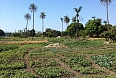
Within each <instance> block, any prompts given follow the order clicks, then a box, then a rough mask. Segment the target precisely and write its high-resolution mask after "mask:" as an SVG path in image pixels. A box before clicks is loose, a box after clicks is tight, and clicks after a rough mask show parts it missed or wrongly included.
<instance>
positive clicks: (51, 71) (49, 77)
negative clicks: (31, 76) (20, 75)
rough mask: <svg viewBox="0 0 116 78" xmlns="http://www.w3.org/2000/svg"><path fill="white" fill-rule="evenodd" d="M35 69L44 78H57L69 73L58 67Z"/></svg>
mask: <svg viewBox="0 0 116 78" xmlns="http://www.w3.org/2000/svg"><path fill="white" fill-rule="evenodd" d="M35 71H36V72H37V73H38V74H40V75H41V76H42V77H44V78H57V77H60V76H62V75H70V74H71V73H70V72H68V71H67V70H64V69H62V68H60V67H57V68H41V69H38V68H35Z"/></svg>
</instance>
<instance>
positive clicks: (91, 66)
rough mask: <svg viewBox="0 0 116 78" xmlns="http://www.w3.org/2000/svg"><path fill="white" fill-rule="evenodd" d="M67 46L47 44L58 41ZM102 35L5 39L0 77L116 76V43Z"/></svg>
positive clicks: (0, 53)
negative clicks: (96, 36) (100, 37)
mask: <svg viewBox="0 0 116 78" xmlns="http://www.w3.org/2000/svg"><path fill="white" fill-rule="evenodd" d="M56 43H59V44H60V45H63V46H66V47H45V46H47V45H49V44H56ZM103 43H104V40H103V39H98V40H84V41H76V40H75V39H71V38H46V39H38V38H37V39H34V40H33V41H31V40H30V39H14V38H12V39H7V38H6V39H2V40H1V41H0V78H116V43H110V44H103Z"/></svg>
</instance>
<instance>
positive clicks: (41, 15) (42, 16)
mask: <svg viewBox="0 0 116 78" xmlns="http://www.w3.org/2000/svg"><path fill="white" fill-rule="evenodd" d="M45 17H46V15H45V13H44V12H41V14H40V18H41V19H42V33H43V32H44V19H45ZM42 35H43V34H42ZM43 37H44V35H43Z"/></svg>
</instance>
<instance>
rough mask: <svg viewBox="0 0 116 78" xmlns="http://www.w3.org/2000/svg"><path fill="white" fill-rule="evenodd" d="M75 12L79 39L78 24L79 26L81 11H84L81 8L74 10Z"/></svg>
mask: <svg viewBox="0 0 116 78" xmlns="http://www.w3.org/2000/svg"><path fill="white" fill-rule="evenodd" d="M73 9H74V10H75V12H76V18H77V19H76V21H77V32H76V37H78V32H79V31H78V24H79V16H80V15H79V13H80V11H81V9H82V7H81V6H80V7H79V8H78V9H77V8H73Z"/></svg>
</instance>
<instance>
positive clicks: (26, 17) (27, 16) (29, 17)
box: [24, 13, 31, 35]
mask: <svg viewBox="0 0 116 78" xmlns="http://www.w3.org/2000/svg"><path fill="white" fill-rule="evenodd" d="M24 18H25V19H26V20H27V24H26V28H25V29H26V35H27V26H28V20H30V19H31V15H30V14H29V13H27V14H25V15H24Z"/></svg>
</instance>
